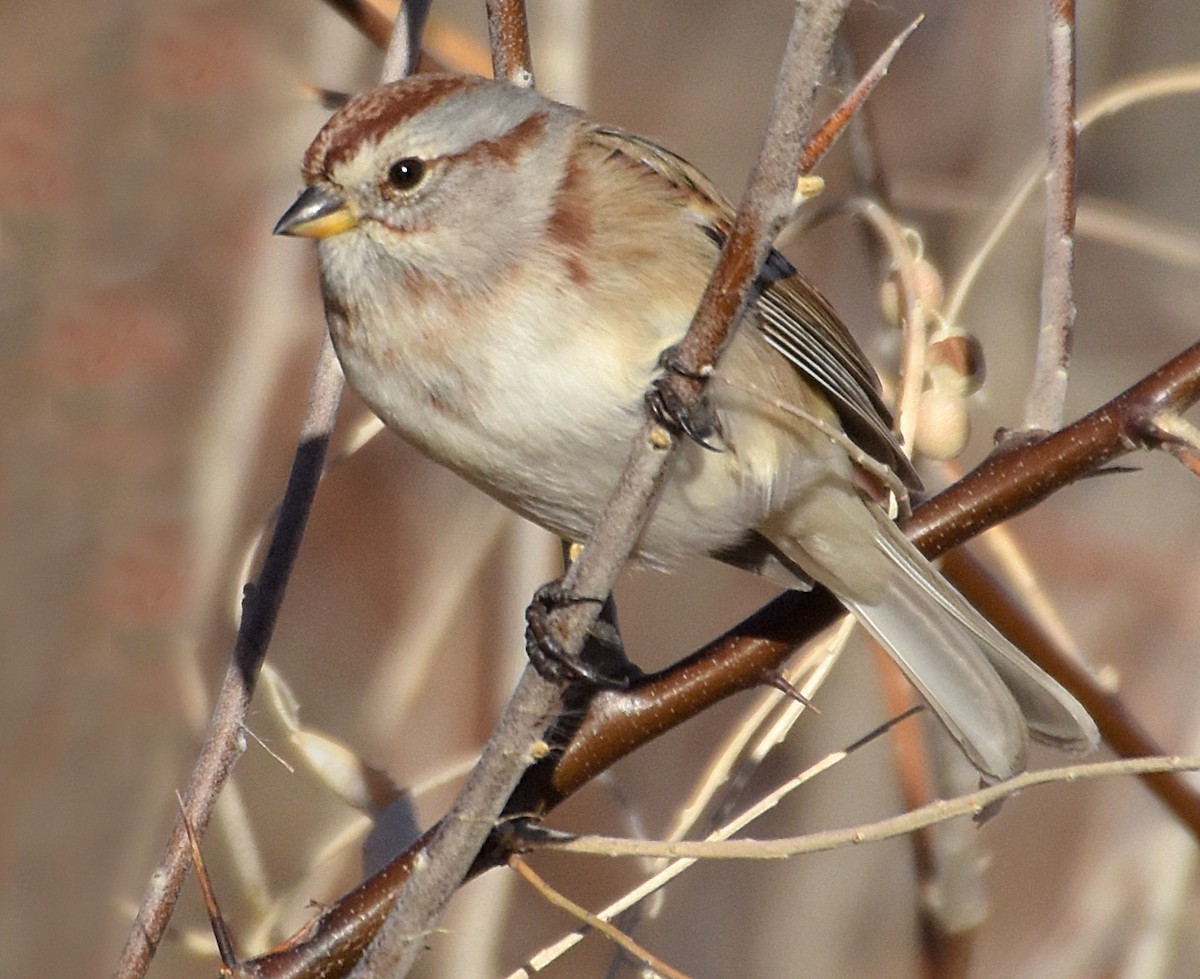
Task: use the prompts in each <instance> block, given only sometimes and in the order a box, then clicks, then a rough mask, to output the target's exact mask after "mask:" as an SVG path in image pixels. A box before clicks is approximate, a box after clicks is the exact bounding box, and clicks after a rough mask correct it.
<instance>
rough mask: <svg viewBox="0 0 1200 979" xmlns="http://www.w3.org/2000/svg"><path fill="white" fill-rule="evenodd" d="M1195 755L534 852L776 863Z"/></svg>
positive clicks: (1198, 764) (1195, 762)
mask: <svg viewBox="0 0 1200 979" xmlns="http://www.w3.org/2000/svg"><path fill="white" fill-rule="evenodd" d="M1197 769H1200V757H1187V758H1181V757H1176V756H1170V757H1156V758H1123V759H1120V760H1118V761H1101V762H1090V763H1088V764H1082V765H1067V766H1064V767H1062V768H1046V769H1042V770H1041V771H1037V772H1024V773H1022V774H1021V775H1014V776H1013V777H1012V778H1010V779H1006V780H1005V781H1003V782H999V783H997V784H995V785H990V786H988V787H987V788H985V789H980V790H979V791H978V792H972V793H970V794H969V795H962V796H958V797H957V798H954V799H938V800H937V801H935V802H931V803H929V804H928V805H924V806H921V808H919V809H914V810H912V811H910V812H904V813H901V814H900V815H898V816H890V817H888V818H887V819H881V820H879V821H878V822H875V823H867V824H864V825H861V826H851V827H848V828H846V829H833V830H825V831H822V832H818V833H809V834H807V835H805V836H793V837H788V838H786V839H778V840H729V839H723V840H671V841H663V840H631V839H626V838H624V837H612V836H579V837H576V838H575V839H571V840H557V841H554V840H552V841H547V842H545V843H542V844H540V845H539V847H538V848H539V849H545V850H558V851H561V852H563V853H590V854H594V855H597V856H606V857H669V858H672V859H690V860H782V859H784V858H785V857H796V856H800V855H801V854H805V853H820V852H822V851H824V850H834V849H839V848H841V847H846V846H857V845H858V844H860V843H878V842H880V841H882V840H890V839H893V838H895V837H897V836H904V835H906V834H908V833H912V832H913V831H915V830H918V829H921V828H923V827H925V826H932V825H934V824H935V823H942V822H945V821H946V820H948V819H956V818H959V817H962V816H971V817H979V816H981V815H982V814H983V813H985V812H986V811H987V810H988V809H989V807H993V806H995V805H996V803H998V802H1001V801H1003V800H1004V799H1007V798H1008V797H1009V796H1012V795H1016V794H1017V793H1018V792H1023V791H1024V790H1025V789H1030V788H1033V787H1034V786H1038V785H1053V784H1055V783H1075V782H1085V781H1091V780H1092V779H1098V778H1111V777H1112V776H1115V775H1156V774H1161V773H1163V772H1194V771H1196V770H1197Z"/></svg>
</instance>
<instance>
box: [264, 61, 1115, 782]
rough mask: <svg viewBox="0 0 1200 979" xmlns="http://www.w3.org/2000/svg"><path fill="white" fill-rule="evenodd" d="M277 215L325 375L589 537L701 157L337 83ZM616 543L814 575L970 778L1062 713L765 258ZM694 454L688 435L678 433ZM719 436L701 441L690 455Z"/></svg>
mask: <svg viewBox="0 0 1200 979" xmlns="http://www.w3.org/2000/svg"><path fill="white" fill-rule="evenodd" d="M303 176H304V181H305V183H306V184H307V189H305V190H304V191H303V193H301V195H300V197H299V198H298V200H297V201H296V203H295V204H294V205H293V206H292V208H291V209H290V210H288V212H287V213H286V214H285V215H284V216H283V218H282V219H281V220H280V222H279V224H278V226H277V227H276V231H277V232H278V233H285V234H291V235H302V236H307V237H312V238H316V239H319V248H318V255H319V261H320V273H321V283H322V289H323V294H324V297H325V301H326V304H327V306H328V308H329V310H330V311H331V313H332V314H333V315H331V317H330V322H331V329H332V334H333V341H334V345H335V347H336V349H337V353H338V356H339V358H340V360H341V363H342V366H343V368H344V370H345V373H346V377H347V378H348V380H349V381H350V383H351V384H352V385H353V386H354V388H355V389H356V390H357V391H358V392H359V393H360V394H361V395H362V396H363V398H364V399H365V400H366V401H367V403H368V404H369V405H370V406H371V407H372V408H373V409H374V411H375V412H376V413H377V414H378V415H379V416H380V417H381V418H382V419H383V420H384V421H385V422H386V423H387V425H388V426H389V427H391V428H392V429H393V430H395V431H396V432H398V433H399V434H400V435H402V436H403V437H404V438H406V439H407V440H408V441H410V442H411V443H413V444H414V445H415V446H417V448H419V449H420V450H422V451H423V452H425V453H426V454H427V455H429V456H430V457H431V458H433V459H435V460H436V461H438V462H440V463H442V464H443V465H446V466H448V467H449V468H451V469H453V470H454V471H455V472H457V473H459V474H460V475H462V476H463V477H465V478H466V479H467V480H469V481H470V482H472V483H474V484H475V485H476V486H478V487H479V488H481V489H482V490H484V491H485V492H487V493H489V494H491V495H492V496H493V497H495V498H496V499H498V500H499V501H500V502H502V503H504V504H505V505H506V506H508V507H510V508H512V509H513V510H515V511H516V512H518V513H520V514H522V515H523V516H525V517H527V518H529V519H530V520H532V521H534V522H535V523H537V524H540V525H541V526H543V527H545V528H546V529H547V530H550V531H552V532H553V533H555V534H557V535H559V536H561V537H563V538H565V539H567V540H570V541H582V540H584V539H585V538H586V537H587V535H588V533H589V532H590V530H591V529H592V527H593V525H594V523H595V521H596V519H597V516H598V515H599V513H600V510H601V508H602V507H603V505H604V503H605V502H606V500H607V499H608V497H609V496H610V495H611V493H612V491H613V488H614V486H615V484H616V481H617V478H618V475H619V474H620V472H621V469H622V467H623V465H624V463H625V461H626V459H627V457H628V454H629V447H630V444H631V442H632V439H633V437H634V435H635V434H636V433H637V431H638V430H639V428H640V427H641V425H642V423H643V420H644V408H643V399H644V395H645V393H646V391H647V389H648V387H649V386H650V384H651V382H652V381H653V379H654V378H655V377H656V376H657V374H658V373H659V371H660V366H659V365H660V361H661V358H662V357H663V355H664V351H667V350H669V349H670V348H671V347H672V345H674V344H676V343H677V342H678V341H679V340H680V339H681V338H682V336H683V334H684V333H685V331H686V330H687V327H688V325H689V323H690V322H691V319H692V316H693V314H694V312H695V310H696V306H697V304H698V303H699V300H700V296H701V294H702V292H703V290H704V287H705V284H706V282H707V280H708V278H709V276H710V274H711V273H712V271H713V268H714V266H715V264H716V261H717V257H718V253H719V251H720V248H721V245H722V243H723V242H724V240H725V237H726V236H727V234H728V232H729V228H730V225H731V221H732V209H731V208H730V206H729V204H728V202H727V201H726V200H725V199H724V198H723V197H722V196H721V194H720V193H719V191H717V189H716V188H715V187H714V186H713V185H712V184H711V183H710V182H709V180H708V179H707V178H705V177H704V176H703V174H701V173H700V172H699V171H698V170H696V169H695V168H694V167H693V166H691V165H690V164H689V163H687V162H686V161H684V160H682V159H680V158H679V157H678V156H675V155H674V154H672V153H670V152H668V151H667V150H665V149H663V148H661V147H660V146H657V145H656V144H654V143H653V142H650V141H649V140H646V139H643V138H641V137H638V136H635V135H632V134H630V133H626V132H623V131H621V130H619V129H614V128H611V127H608V126H603V125H598V124H596V123H595V122H592V121H591V120H589V119H588V118H587V117H586V116H585V115H584V114H583V113H581V112H580V111H578V110H577V109H574V108H571V107H569V106H566V105H562V104H559V103H557V102H553V101H550V100H549V99H547V98H545V97H543V96H542V95H540V94H538V93H537V92H534V91H532V90H529V89H522V88H516V87H513V86H510V85H506V84H504V83H500V82H493V81H487V80H484V79H480V78H473V77H465V76H454V75H418V76H414V77H411V78H408V79H405V80H403V81H400V82H396V83H394V84H390V85H385V86H382V87H380V88H377V89H374V90H371V91H368V92H366V93H364V94H361V95H358V96H356V97H354V98H352V99H350V100H349V101H348V102H347V103H346V104H345V105H344V106H343V107H342V108H341V109H340V110H339V111H338V112H337V113H336V114H335V115H334V116H333V117H332V118H331V119H330V120H329V122H328V123H327V124H326V125H325V127H324V128H323V129H322V130H321V131H320V133H319V134H318V135H317V137H316V139H315V140H314V142H313V144H312V145H311V146H310V147H309V150H308V153H307V155H306V156H305V159H304V165H303ZM705 397H706V404H707V408H708V414H709V415H710V417H711V419H712V424H711V425H710V426H708V427H707V430H706V431H704V432H701V433H698V434H699V436H700V438H698V439H693V440H687V441H685V442H684V444H683V445H682V446H681V448H680V451H679V452H677V453H676V456H675V458H674V460H673V461H672V464H671V465H672V469H671V471H670V475H669V479H668V482H667V484H666V486H665V488H664V490H663V492H662V495H661V496H660V498H659V499H658V502H657V504H656V506H655V509H654V511H653V513H652V515H651V517H650V519H649V522H648V523H647V525H646V527H645V529H644V531H643V533H642V535H641V537H640V539H639V543H638V546H637V550H636V553H635V557H636V559H637V560H640V561H642V562H644V563H647V564H650V565H655V566H670V565H671V564H673V563H675V562H677V561H679V560H680V559H683V558H687V557H691V556H694V555H703V554H708V555H713V556H715V557H719V558H721V559H724V560H726V561H729V562H731V563H734V564H738V565H740V566H743V567H748V568H751V569H753V570H756V571H759V572H761V573H764V574H769V575H771V576H772V577H773V578H775V579H777V580H782V581H784V582H785V583H787V584H789V585H790V586H791V587H806V586H807V585H808V583H809V582H810V581H812V580H815V581H818V582H820V583H821V584H823V585H825V586H826V587H828V588H829V589H830V590H831V591H832V592H833V593H834V595H836V596H837V598H838V599H839V600H840V601H841V602H842V603H843V604H844V605H845V606H846V607H847V608H848V609H849V610H850V611H851V612H852V613H853V614H854V615H855V616H856V617H857V618H858V620H859V621H860V622H861V623H862V624H863V625H864V626H865V627H866V628H867V630H868V631H869V632H870V633H871V634H872V635H873V636H874V637H875V638H876V639H878V640H879V642H880V643H881V644H882V645H883V646H884V647H885V648H886V649H887V650H888V652H889V653H890V654H891V656H892V658H893V659H894V660H895V662H896V663H897V664H898V665H899V667H900V668H901V669H902V670H903V671H904V673H905V674H906V675H907V676H908V678H909V679H910V680H911V681H912V683H913V684H914V685H915V686H916V687H917V688H918V690H920V692H921V693H922V694H923V695H924V697H925V699H926V700H927V701H928V702H929V704H930V705H931V707H932V708H933V710H934V711H935V712H936V714H937V716H938V717H939V718H940V719H941V721H942V722H943V724H944V725H945V726H946V728H947V729H948V730H949V731H950V733H951V735H952V736H953V737H954V738H955V739H956V740H957V742H958V743H959V744H960V745H961V746H962V749H963V751H964V752H965V753H966V755H967V757H968V758H969V759H970V760H971V761H972V762H973V763H974V764H975V766H976V767H978V768H979V770H980V771H981V772H982V773H984V774H985V775H986V776H988V777H990V778H996V779H1002V778H1006V777H1008V776H1010V775H1012V774H1014V773H1015V772H1017V771H1020V770H1021V769H1022V768H1023V767H1024V763H1025V753H1026V747H1027V739H1028V733H1029V732H1032V733H1033V735H1034V736H1035V737H1037V738H1039V739H1041V740H1044V741H1048V742H1051V743H1054V744H1057V745H1060V746H1065V747H1069V748H1087V747H1091V746H1094V745H1095V743H1096V738H1097V735H1096V730H1095V726H1094V725H1093V723H1092V721H1091V719H1090V718H1089V717H1088V715H1087V713H1086V712H1085V711H1084V709H1083V708H1082V707H1081V706H1080V705H1079V704H1078V703H1077V702H1076V701H1075V699H1074V698H1073V697H1071V695H1070V694H1068V693H1067V692H1066V691H1065V690H1063V689H1062V687H1060V686H1059V685H1058V684H1057V683H1056V682H1055V681H1054V680H1053V679H1051V678H1050V677H1049V676H1048V675H1046V674H1045V673H1044V672H1043V671H1042V670H1040V669H1039V668H1038V667H1036V666H1035V665H1034V664H1033V663H1031V662H1030V661H1029V660H1028V659H1026V658H1025V657H1024V656H1023V655H1022V654H1021V653H1020V652H1019V651H1018V650H1016V649H1015V648H1014V647H1013V646H1012V645H1011V644H1010V643H1009V642H1008V641H1007V640H1006V639H1004V638H1003V637H1002V636H1001V635H1000V634H999V632H997V631H996V629H995V628H994V627H992V626H991V625H990V624H989V623H988V622H987V621H986V620H984V618H983V617H982V616H981V615H980V614H979V613H978V612H977V611H976V610H975V609H974V608H972V607H971V606H970V605H969V604H968V603H967V602H966V600H965V599H964V598H963V597H962V596H961V595H959V594H958V593H957V592H956V591H955V590H954V589H953V588H952V587H951V586H950V585H949V583H948V582H946V580H945V579H944V578H942V576H941V575H940V574H939V573H938V572H937V571H936V570H935V569H934V568H933V567H932V566H931V565H930V563H929V562H928V561H927V560H926V559H925V558H924V557H922V556H921V555H920V554H919V553H918V552H917V550H916V549H915V548H914V547H913V546H912V545H911V544H910V543H909V541H908V540H907V538H905V537H904V535H903V534H902V533H901V532H900V530H899V529H898V528H897V527H896V526H895V524H893V523H892V521H891V520H890V519H889V518H888V516H887V513H886V512H885V511H884V509H883V508H882V507H881V505H880V504H879V503H878V502H877V499H876V498H874V496H873V494H872V493H871V492H870V491H869V486H870V485H871V484H872V482H875V480H874V479H873V478H871V477H870V476H869V475H865V474H869V472H870V471H871V470H875V471H885V472H886V473H889V474H892V478H893V479H898V480H899V481H902V482H904V483H907V484H909V485H914V484H915V482H916V478H915V476H914V473H913V470H912V467H911V465H910V463H909V460H908V458H907V456H906V455H905V454H904V452H903V450H902V448H901V446H900V445H899V444H898V443H897V441H896V439H895V437H894V436H893V434H892V431H891V428H890V418H889V415H888V411H887V409H886V407H885V406H884V404H883V402H882V400H881V398H880V394H879V390H878V381H877V378H876V376H875V373H874V371H873V370H872V368H871V366H870V365H869V363H868V362H867V360H866V358H865V357H864V355H863V354H862V352H861V351H860V350H859V348H858V347H857V345H856V344H855V342H854V340H853V339H852V338H851V336H850V335H849V333H848V332H847V330H846V328H845V327H844V326H843V325H842V323H841V321H840V320H839V319H838V317H837V315H836V314H835V313H834V311H833V310H832V308H831V307H830V306H829V304H828V303H827V302H826V301H825V300H824V299H823V298H822V297H821V296H820V294H819V293H817V291H816V290H815V289H814V288H813V287H812V286H811V285H809V284H808V283H807V282H806V281H805V280H804V279H803V278H801V277H800V275H799V274H797V272H796V271H795V269H793V268H792V267H791V265H789V264H788V262H787V261H786V260H785V259H784V258H783V257H782V256H781V255H779V254H778V253H775V252H773V253H772V254H771V256H770V258H769V260H768V261H767V263H766V265H765V267H764V268H763V269H762V271H761V273H760V278H759V282H758V294H757V299H756V301H755V302H754V304H753V306H752V309H751V311H750V312H749V313H748V314H747V316H746V317H745V322H743V323H742V324H741V325H740V327H739V328H738V329H737V330H736V332H735V333H734V335H733V336H732V338H731V339H730V341H729V342H728V344H727V345H726V349H725V350H724V351H723V353H722V355H721V358H720V360H719V362H718V365H717V367H716V370H715V372H714V374H713V376H712V377H711V378H710V379H709V382H708V386H707V388H706V395H705ZM702 442H703V443H704V444H701V443H702ZM714 448H715V449H717V451H710V449H714Z"/></svg>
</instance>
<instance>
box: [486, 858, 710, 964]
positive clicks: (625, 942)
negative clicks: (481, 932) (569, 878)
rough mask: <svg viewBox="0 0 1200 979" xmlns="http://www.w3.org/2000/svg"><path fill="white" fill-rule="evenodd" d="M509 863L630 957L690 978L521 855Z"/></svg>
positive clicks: (541, 892)
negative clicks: (548, 878)
mask: <svg viewBox="0 0 1200 979" xmlns="http://www.w3.org/2000/svg"><path fill="white" fill-rule="evenodd" d="M508 865H509V866H510V867H512V869H513V870H515V871H516V872H517V873H518V874H520V875H521V877H522V879H524V880H525V882H526V883H528V884H529V886H530V887H532V888H533V889H534V890H536V891H537V892H538V893H539V894H540V895H541V896H542V897H543V898H545V899H546V900H547V901H549V902H550V903H551V904H553V905H554V906H555V907H556V908H562V910H564V911H566V912H567V913H568V914H570V915H572V916H574V917H575V918H578V919H579V920H580V921H581V922H583V924H585V925H587V926H588V927H589V928H594V929H595V930H596V931H598V932H600V934H602V935H603V936H604V937H605V938H607V939H608V940H609V941H610V942H613V943H614V944H615V945H617V946H618V947H620V948H621V949H623V950H624V951H625V952H626V953H627V954H628V955H629V956H630V957H631V958H634V959H637V960H638V961H639V962H641V963H642V964H643V965H645V966H647V967H648V968H650V969H652V970H654V972H656V973H658V974H659V975H661V976H664V977H665V979H688V977H687V976H686V975H684V973H682V972H680V971H679V970H678V969H676V968H674V967H673V966H670V965H668V964H667V963H666V962H664V961H663V960H662V959H660V958H659V957H658V956H657V955H655V954H654V953H653V952H651V951H650V950H649V949H647V948H645V947H643V946H642V945H639V944H638V943H637V942H635V941H634V940H633V939H632V938H630V937H629V936H628V935H626V934H625V932H623V931H621V929H620V928H617V927H616V926H615V925H613V924H611V923H609V922H608V921H605V920H604V919H603V918H601V917H600V916H599V915H596V914H592V912H591V911H589V910H588V909H587V908H585V907H583V906H582V905H579V904H576V903H575V902H574V901H572V900H571V899H570V898H569V897H567V896H566V895H565V894H563V893H562V892H561V891H558V890H556V889H555V888H553V887H551V886H550V885H549V884H548V883H547V882H546V881H545V879H543V878H542V877H541V875H539V874H538V873H537V872H536V871H535V870H534V869H533V868H532V867H531V866H529V863H528V862H527V861H526V860H524V859H523V858H522V857H517V856H513V857H510V858H509V860H508Z"/></svg>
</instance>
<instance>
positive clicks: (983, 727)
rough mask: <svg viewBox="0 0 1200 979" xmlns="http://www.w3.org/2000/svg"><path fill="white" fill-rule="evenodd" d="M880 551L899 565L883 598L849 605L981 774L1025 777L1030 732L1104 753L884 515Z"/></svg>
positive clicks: (1075, 707) (1056, 694)
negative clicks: (1027, 736)
mask: <svg viewBox="0 0 1200 979" xmlns="http://www.w3.org/2000/svg"><path fill="white" fill-rule="evenodd" d="M870 509H872V510H873V509H874V508H870ZM876 543H877V544H878V546H879V549H880V552H881V557H883V556H886V559H887V560H888V564H889V572H888V574H887V576H886V579H885V586H884V589H883V593H882V595H881V596H879V597H873V598H872V600H870V601H862V600H856V599H854V598H847V597H842V596H839V598H841V599H842V601H843V602H844V603H845V604H846V605H847V607H848V608H849V609H850V610H851V611H852V612H853V613H854V614H855V616H856V617H857V618H858V620H859V621H860V622H861V623H862V624H863V625H864V626H865V627H866V628H867V629H868V631H870V633H871V634H872V635H873V636H874V637H875V638H876V639H877V640H878V641H879V642H880V643H881V644H882V645H883V646H884V648H885V649H887V651H888V653H889V654H890V655H891V657H892V659H893V660H894V661H895V662H896V664H897V665H898V666H899V667H900V669H901V670H903V671H904V674H905V675H906V676H907V677H908V678H909V680H910V681H912V683H913V685H914V686H915V687H916V688H917V689H918V690H920V691H921V693H922V694H923V695H924V697H925V699H926V700H927V701H928V702H929V705H930V706H931V707H932V708H933V710H934V711H935V712H936V713H937V715H938V717H939V718H941V720H942V722H943V723H944V724H945V725H946V727H947V728H948V729H949V730H950V733H951V734H952V735H953V736H954V738H955V740H957V741H958V742H959V744H961V745H962V747H963V749H964V750H965V751H966V753H967V756H968V757H969V758H970V759H971V761H972V762H973V763H974V764H975V765H976V767H978V768H979V769H980V770H981V771H983V772H984V773H985V774H987V775H990V776H992V777H993V778H998V779H1003V778H1008V777H1009V776H1011V775H1014V774H1016V773H1017V772H1019V771H1021V770H1022V769H1023V768H1024V764H1025V749H1026V740H1027V738H1026V732H1027V731H1028V733H1030V734H1032V735H1033V736H1034V737H1035V738H1037V739H1038V740H1039V741H1043V742H1046V743H1049V744H1053V745H1056V746H1058V747H1061V748H1069V749H1073V750H1086V749H1090V748H1094V747H1095V746H1096V744H1097V742H1098V740H1099V734H1098V732H1097V730H1096V725H1095V723H1094V722H1093V721H1092V719H1091V717H1089V716H1088V714H1087V711H1085V710H1084V709H1083V706H1082V705H1081V704H1080V703H1079V702H1078V701H1077V700H1076V699H1075V698H1074V697H1072V696H1071V694H1069V693H1068V692H1067V691H1066V690H1064V689H1063V688H1062V686H1061V685H1059V683H1058V682H1057V681H1055V680H1054V679H1053V678H1052V677H1050V676H1049V674H1047V673H1046V672H1045V671H1043V670H1041V669H1040V668H1039V667H1037V666H1036V665H1035V664H1034V663H1032V662H1031V661H1030V660H1029V659H1028V658H1027V657H1026V656H1024V655H1023V654H1022V653H1021V652H1020V651H1019V650H1018V649H1017V648H1016V647H1015V646H1013V644H1012V643H1010V642H1009V641H1008V640H1007V639H1005V638H1004V636H1002V635H1001V634H1000V633H999V631H998V630H997V629H996V628H995V627H994V626H993V625H991V623H989V622H988V621H987V620H986V619H984V617H983V616H982V615H981V614H980V613H979V612H978V611H976V609H975V608H974V607H972V606H971V605H970V604H969V603H968V602H967V600H966V599H965V598H963V597H962V595H960V594H959V593H958V592H957V591H955V590H954V588H953V587H952V586H951V585H950V583H949V582H948V581H946V579H945V578H943V577H942V576H941V575H940V574H939V573H938V572H937V570H936V569H934V567H933V566H932V565H931V564H930V563H929V562H928V561H927V560H926V559H925V557H924V556H923V555H921V554H920V552H918V551H917V549H916V548H915V547H914V546H913V545H912V543H911V542H910V541H909V540H908V538H907V537H905V536H904V534H903V533H902V532H901V531H900V529H899V528H898V527H897V526H896V525H895V524H893V523H892V522H891V521H890V520H888V519H887V518H886V517H885V516H884V515H883V514H882V513H879V514H878V515H877V531H876Z"/></svg>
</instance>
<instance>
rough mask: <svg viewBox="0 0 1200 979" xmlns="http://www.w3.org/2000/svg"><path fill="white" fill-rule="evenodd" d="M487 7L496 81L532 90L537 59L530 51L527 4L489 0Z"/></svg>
mask: <svg viewBox="0 0 1200 979" xmlns="http://www.w3.org/2000/svg"><path fill="white" fill-rule="evenodd" d="M486 6H487V18H488V40H489V41H490V43H491V47H492V77H493V78H502V79H504V80H505V81H507V82H511V83H512V84H513V85H519V86H521V87H522V88H532V87H533V57H532V55H531V54H530V51H529V23H528V21H527V19H526V17H525V0H487V4H486Z"/></svg>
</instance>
